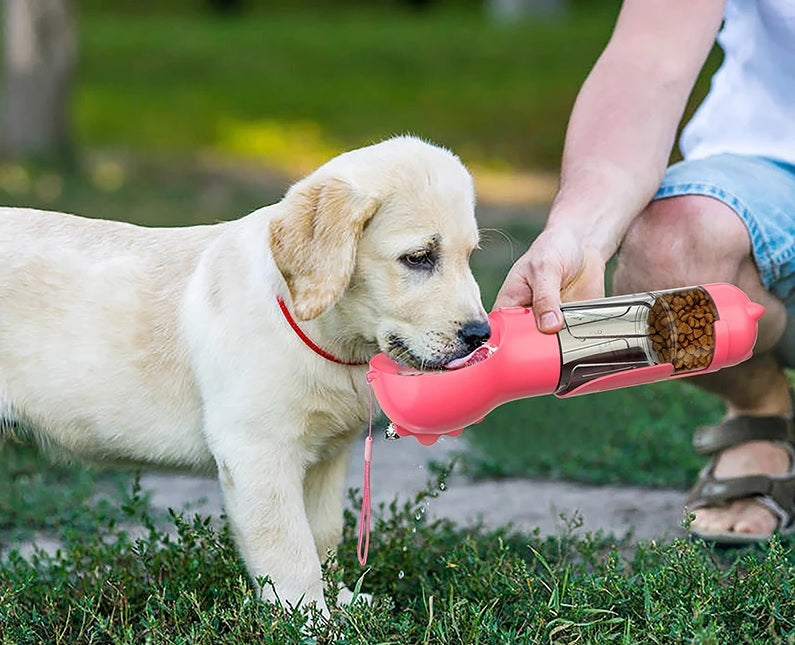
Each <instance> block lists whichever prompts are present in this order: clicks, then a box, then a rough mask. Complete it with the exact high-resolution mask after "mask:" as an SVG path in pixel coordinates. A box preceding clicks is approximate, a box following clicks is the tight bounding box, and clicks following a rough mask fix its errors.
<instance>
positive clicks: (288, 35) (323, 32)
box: [0, 2, 795, 645]
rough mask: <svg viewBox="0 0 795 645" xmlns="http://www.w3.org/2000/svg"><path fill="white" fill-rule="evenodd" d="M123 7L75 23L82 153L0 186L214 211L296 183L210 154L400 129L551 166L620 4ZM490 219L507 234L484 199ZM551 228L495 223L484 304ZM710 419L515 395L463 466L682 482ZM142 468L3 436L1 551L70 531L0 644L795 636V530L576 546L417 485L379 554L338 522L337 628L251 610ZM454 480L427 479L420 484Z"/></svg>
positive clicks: (311, 148)
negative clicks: (228, 12)
mask: <svg viewBox="0 0 795 645" xmlns="http://www.w3.org/2000/svg"><path fill="white" fill-rule="evenodd" d="M106 4H107V3H99V2H94V3H93V4H89V5H87V7H86V10H85V11H84V13H83V14H82V15H81V16H80V25H81V66H80V70H79V79H78V85H77V88H76V94H75V117H76V123H77V139H78V141H80V142H81V143H82V144H85V145H88V146H89V150H90V151H93V152H91V154H85V151H81V153H80V155H79V156H78V163H76V164H75V165H74V166H72V167H71V168H68V169H63V168H53V167H47V166H35V165H33V166H31V165H9V164H5V165H2V166H0V203H3V204H16V205H26V206H38V207H44V208H56V209H60V210H67V211H71V212H76V213H82V214H86V215H89V216H94V217H107V218H111V219H123V220H127V221H133V222H137V223H140V224H145V225H189V224H195V223H206V222H213V221H217V220H219V219H228V218H231V217H236V216H238V215H241V214H243V213H246V212H249V211H251V210H252V209H254V208H256V207H258V206H260V205H262V204H265V203H270V202H272V201H274V200H275V199H277V198H278V196H279V195H280V194H281V193H282V192H283V190H284V188H285V187H286V183H287V182H286V180H285V179H284V178H283V177H282V176H281V175H279V176H274V177H269V176H267V175H265V176H263V177H254V178H250V177H249V178H247V179H245V180H244V179H242V178H241V176H240V175H239V174H238V173H235V172H231V173H218V172H215V171H214V170H211V169H209V168H210V166H212V165H213V164H214V163H215V162H217V160H218V158H230V157H231V158H240V157H241V156H242V157H249V158H253V159H257V160H264V161H266V162H267V163H269V164H270V165H272V166H274V167H276V168H278V169H279V170H281V171H285V172H286V173H288V174H294V173H296V172H303V171H305V170H306V167H307V166H311V165H315V164H316V163H318V162H319V161H323V160H325V158H326V156H328V155H330V154H333V152H335V151H336V150H337V149H339V148H341V147H349V146H354V145H359V144H361V143H365V142H368V141H371V140H374V139H380V138H383V137H384V136H387V135H389V134H392V133H393V132H403V131H413V132H417V133H419V134H421V135H423V136H426V137H429V138H431V139H434V140H436V141H439V142H441V143H443V144H447V145H449V146H451V147H453V148H454V149H455V150H456V151H458V152H460V153H462V155H463V156H464V157H465V158H466V159H467V160H468V161H470V162H475V163H476V164H482V165H487V166H491V167H496V168H529V169H538V168H540V169H554V167H555V165H556V164H557V160H558V157H559V151H560V145H561V141H562V135H563V130H564V126H565V120H566V118H567V115H568V111H569V108H570V105H571V102H572V100H573V97H574V94H575V92H576V88H577V86H578V84H579V82H580V80H581V79H582V78H583V77H584V75H585V74H586V73H587V70H588V69H589V67H590V65H591V64H592V62H593V58H594V56H595V55H596V53H597V52H598V51H599V49H600V47H601V46H602V45H603V43H604V41H605V39H606V37H607V34H608V32H609V28H610V24H611V21H612V17H613V15H614V13H615V10H616V6H615V5H614V4H613V3H608V4H607V5H603V4H598V5H597V4H595V3H575V4H574V11H573V13H572V15H571V17H570V18H567V19H564V20H561V21H546V22H541V23H538V22H537V23H531V22H527V23H516V24H511V25H502V26H499V25H496V24H494V23H490V22H488V21H485V20H484V18H483V17H482V16H481V15H480V14H478V13H477V12H475V11H474V10H471V9H470V10H465V11H461V12H452V11H450V10H449V9H443V10H440V11H433V12H430V13H427V14H422V15H415V14H411V13H407V12H401V11H397V10H389V11H375V10H372V9H366V10H362V9H358V10H353V9H350V8H346V9H341V10H339V11H336V12H334V13H333V14H332V13H331V12H330V11H327V12H325V13H324V12H317V11H315V12H300V13H299V12H296V11H289V10H287V9H286V8H284V3H281V5H280V6H281V7H282V8H280V9H273V10H266V11H261V12H254V13H251V14H247V15H244V16H242V17H229V18H226V19H224V20H222V21H219V20H218V19H215V18H212V17H210V16H208V15H203V14H200V13H197V12H190V11H187V10H184V5H185V2H183V3H182V5H183V10H179V11H169V10H165V9H162V8H161V10H160V11H159V12H158V13H157V14H152V13H149V12H145V11H139V10H138V9H137V7H138V6H139V4H138V3H133V2H126V5H125V6H126V7H127V10H125V11H110V10H107V9H106V8H105V7H104V6H106ZM103 5H104V6H103ZM562 45H563V46H562ZM716 61H717V57H716V56H713V59H712V60H711V62H710V64H709V66H708V67H709V68H714V65H715V63H716ZM704 87H705V82H704V79H702V81H701V82H700V85H699V88H698V89H697V90H696V96H698V95H699V94H701V93H703V91H704ZM97 150H99V151H101V152H96V151H97ZM208 160H209V161H208ZM481 219H482V221H484V225H485V226H490V223H489V220H490V213H489V211H488V209H486V210H485V211H484V212H483V213H482V216H481ZM497 219H499V218H497ZM536 220H537V218H535V219H534V218H529V217H528V213H519V214H518V215H517V217H516V218H514V219H511V220H509V221H504V219H501V220H500V221H501V222H502V223H500V224H498V225H497V226H498V227H499V229H500V230H501V231H502V233H503V234H506V235H507V236H509V239H512V240H513V248H511V244H510V243H509V242H508V241H507V240H506V239H505V237H503V236H502V235H501V234H499V233H497V232H493V233H489V234H488V235H487V236H486V241H485V244H484V250H483V251H482V252H480V253H479V254H477V255H476V257H475V259H474V262H475V270H476V273H477V276H478V279H479V281H480V282H481V284H482V286H483V291H484V301H485V302H487V303H490V302H491V301H492V300H493V296H494V294H495V293H496V289H497V287H498V285H499V283H500V282H501V280H502V278H503V277H504V275H505V272H506V271H507V269H508V267H509V266H510V263H511V261H512V260H513V259H514V257H515V256H516V254H517V253H519V252H520V251H522V250H523V249H524V248H525V247H526V245H527V244H528V242H529V241H530V239H532V236H533V235H534V234H535V232H536V231H537V228H536V227H535V224H534V223H533V222H534V221H535V222H536V224H537V221H536ZM718 414H719V406H718V402H717V401H716V400H715V399H713V398H710V397H708V396H706V395H704V394H702V393H700V392H698V391H696V390H695V389H693V388H692V387H689V386H687V385H686V384H683V383H673V384H662V385H659V386H644V387H642V388H634V389H629V390H625V391H620V392H613V393H605V394H599V395H591V396H588V397H583V398H577V399H572V400H567V401H558V400H556V399H554V398H552V397H542V398H537V399H531V400H526V401H520V402H515V403H511V404H508V405H505V406H503V407H501V408H500V409H498V410H497V411H495V412H494V413H492V414H491V415H489V416H488V417H487V419H486V421H484V423H483V424H481V425H480V426H478V427H475V428H471V429H468V430H467V432H466V433H465V436H466V438H467V440H468V442H469V444H470V446H471V447H472V450H470V451H468V453H467V455H465V456H464V460H465V461H464V463H465V467H466V469H467V470H468V472H470V473H471V474H472V475H474V476H504V475H528V474H529V475H543V476H553V477H565V478H570V479H579V480H582V481H588V482H591V483H605V482H616V483H641V484H651V485H667V486H679V487H684V486H686V485H688V484H689V482H690V481H691V479H692V477H693V475H694V473H695V471H696V469H697V468H698V467H699V465H700V463H701V461H700V460H699V459H697V458H696V457H695V456H694V455H693V453H692V451H691V450H690V447H689V438H690V431H691V428H692V427H693V426H695V425H697V424H699V423H702V422H707V421H712V420H715V419H716V418H717V415H718ZM130 482H131V475H130V474H129V473H115V472H108V471H97V470H92V469H89V468H84V467H82V466H79V465H57V464H56V465H52V464H50V463H49V462H48V461H47V460H46V459H44V458H42V457H41V455H39V454H38V453H37V452H36V451H35V450H33V449H31V448H29V447H25V446H20V445H16V444H13V443H10V442H8V441H6V442H5V444H3V445H2V450H0V547H4V548H5V547H7V546H8V544H10V543H14V542H16V541H17V540H19V539H21V538H25V537H30V535H31V534H33V533H35V534H36V535H45V536H50V537H55V538H58V539H59V540H60V542H61V544H62V548H61V550H60V551H59V552H57V553H55V554H47V553H44V552H38V553H36V554H34V555H32V556H30V557H22V556H21V555H19V554H15V553H7V552H6V553H4V554H3V559H2V560H0V643H2V645H6V644H10V643H14V644H17V643H41V642H46V643H144V642H153V643H191V644H192V643H241V642H253V641H257V642H266V643H267V642H271V643H284V642H340V643H365V642H367V643H371V642H384V643H387V642H390V643H398V642H400V643H475V642H483V643H515V642H527V643H535V642H550V643H564V642H565V643H572V642H582V643H603V642H618V643H666V644H668V643H703V644H711V643H755V642H758V643H777V642H782V643H785V642H790V643H791V642H795V623H793V618H792V617H793V616H795V601H793V598H795V596H794V595H793V588H794V587H795V562H794V560H793V552H792V548H791V547H792V542H791V541H780V540H778V539H776V540H774V541H772V542H771V543H770V544H769V545H767V546H765V547H762V548H760V549H757V550H749V551H744V552H739V553H735V554H731V555H722V554H720V553H716V552H714V551H712V550H711V549H709V548H707V547H705V546H704V545H702V544H700V543H696V542H693V543H689V542H681V541H675V542H673V543H670V544H656V543H646V544H639V545H630V544H624V543H620V544H614V542H613V540H612V539H611V538H609V537H608V536H601V535H595V536H594V535H581V534H580V532H579V531H578V529H577V520H576V518H571V522H570V527H571V532H570V533H569V534H566V535H564V536H562V537H559V538H545V537H541V536H539V535H518V534H515V533H513V532H512V531H510V530H509V529H507V528H506V529H501V530H497V531H491V530H485V529H483V528H474V529H467V530H465V529H463V528H461V527H457V526H455V525H453V524H450V523H448V522H437V523H434V524H428V523H426V522H425V521H424V520H423V518H424V515H423V514H422V513H418V512H417V509H418V507H419V505H420V504H421V503H422V500H421V499H418V500H415V501H414V502H413V503H409V504H407V505H405V506H398V505H396V504H395V505H393V506H392V507H390V508H382V509H381V511H380V513H378V514H377V518H376V519H375V526H374V530H373V538H372V540H373V541H372V548H371V557H370V563H369V568H368V570H367V571H366V572H364V571H363V570H362V569H361V568H360V567H359V566H358V564H357V563H356V561H355V556H354V553H355V546H354V545H355V534H354V530H355V522H354V518H353V516H352V515H351V514H348V515H347V516H346V528H345V538H344V541H343V544H342V545H341V547H340V550H339V554H338V560H337V563H336V565H335V566H333V567H329V568H328V570H327V571H326V577H327V579H328V580H329V581H336V580H342V581H344V582H345V583H346V584H348V585H349V586H351V587H353V586H354V585H356V584H357V581H358V580H359V579H360V578H361V576H362V575H363V574H364V581H363V589H364V590H365V591H367V592H370V593H374V594H375V596H376V603H375V604H374V605H373V606H372V607H354V608H351V609H347V610H338V611H336V612H335V613H334V615H333V617H332V621H331V622H323V621H318V620H316V617H315V619H313V618H312V617H311V615H310V618H309V619H308V618H307V617H306V615H305V614H303V613H301V612H294V611H293V610H291V609H290V608H288V607H283V606H280V605H278V604H276V605H262V604H260V603H258V602H256V601H255V598H254V595H253V588H252V586H251V584H250V582H249V581H248V580H247V578H246V575H245V571H244V569H243V567H242V565H241V563H240V561H239V559H238V557H237V555H236V552H235V550H234V548H233V546H232V543H231V538H230V535H229V532H228V530H227V529H226V528H225V527H224V526H223V525H220V526H219V525H217V524H215V523H213V522H210V521H209V520H207V519H206V518H189V517H186V518H181V517H177V516H175V517H173V518H172V519H171V520H170V522H168V523H166V524H164V523H163V521H162V519H163V518H161V517H157V516H155V514H154V513H153V512H152V511H151V510H150V509H148V508H147V504H146V500H145V499H143V498H142V497H141V496H140V493H139V492H138V491H137V490H136V489H135V488H133V489H132V490H133V492H132V494H131V495H129V494H127V493H123V494H122V493H120V491H128V490H130V487H131V483H130ZM431 491H434V492H433V493H432V492H431ZM437 492H438V486H437V485H436V484H435V483H434V484H433V485H431V486H429V489H428V491H427V492H426V493H424V495H431V494H436V493H437ZM355 506H356V504H355V503H353V504H352V507H355ZM416 517H419V518H420V520H417V519H415V518H416ZM307 620H309V623H307ZM313 639H316V640H313Z"/></svg>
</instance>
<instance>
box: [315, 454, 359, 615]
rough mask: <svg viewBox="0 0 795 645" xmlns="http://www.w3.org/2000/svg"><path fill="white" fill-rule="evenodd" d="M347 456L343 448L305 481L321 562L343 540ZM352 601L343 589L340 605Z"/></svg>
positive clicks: (350, 593)
mask: <svg viewBox="0 0 795 645" xmlns="http://www.w3.org/2000/svg"><path fill="white" fill-rule="evenodd" d="M348 453H349V450H348V446H345V447H344V448H341V449H340V450H339V452H338V453H337V454H335V455H334V456H333V457H331V458H330V459H328V460H326V461H322V462H319V463H317V464H314V465H313V466H311V467H310V468H309V469H308V470H307V472H306V478H305V479H304V503H305V504H306V511H307V516H308V517H309V523H310V525H311V526H312V534H313V535H314V537H315V544H316V545H317V553H318V556H319V557H320V561H321V562H323V561H325V560H326V558H327V556H328V552H329V551H333V550H336V547H337V545H338V544H339V541H340V537H341V536H342V516H343V506H344V504H343V502H344V492H345V473H346V471H347V466H348V457H349V454H348ZM358 598H359V599H360V600H363V601H365V602H368V603H369V602H371V601H372V596H370V595H369V594H365V593H360V594H359V596H358ZM353 600H354V596H353V592H352V591H351V590H350V589H348V588H347V587H344V586H341V587H340V589H339V593H338V595H337V604H338V605H348V604H350V603H351V602H352V601H353Z"/></svg>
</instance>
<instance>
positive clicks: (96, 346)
mask: <svg viewBox="0 0 795 645" xmlns="http://www.w3.org/2000/svg"><path fill="white" fill-rule="evenodd" d="M477 242H478V231H477V228H476V225H475V217H474V195H473V188H472V180H471V178H470V176H469V174H468V173H467V171H466V169H465V168H464V166H463V165H462V164H461V163H460V161H459V160H458V159H457V158H456V157H455V156H454V155H453V154H451V153H450V152H448V151H446V150H443V149H441V148H438V147H435V146H433V145H430V144H428V143H425V142H423V141H420V140H418V139H416V138H412V137H397V138H393V139H390V140H387V141H384V142H382V143H379V144H376V145H373V146H370V147H366V148H362V149H359V150H354V151H352V152H348V153H345V154H342V155H340V156H338V157H336V158H334V159H332V160H331V161H329V162H328V163H327V164H325V165H324V166H322V167H321V168H319V169H318V170H316V171H315V172H314V173H312V174H311V175H309V176H308V177H306V178H305V179H303V180H301V181H299V182H298V183H296V184H295V185H293V186H292V187H291V188H290V190H289V191H288V192H287V194H286V195H285V197H284V199H283V200H282V201H280V202H279V203H277V204H274V205H271V206H267V207H264V208H261V209H259V210H257V211H255V212H253V213H251V214H250V215H248V216H246V217H243V218H241V219H239V220H236V221H232V222H226V223H221V224H216V225H212V226H196V227H187V228H142V227H138V226H133V225H131V224H125V223H118V222H109V221H102V220H92V219H84V218H80V217H75V216H71V215H64V214H60V213H50V212H42V211H36V210H28V209H13V208H0V415H1V417H2V420H3V422H4V425H5V426H6V427H11V428H12V429H14V430H15V431H17V432H20V433H23V434H26V435H29V436H32V437H33V438H35V439H37V440H39V441H40V442H41V443H42V444H44V445H46V446H52V447H54V448H57V449H60V450H63V451H66V452H67V453H70V454H72V455H76V456H81V457H87V458H89V459H92V460H113V461H122V462H137V463H142V464H153V465H156V466H162V467H180V468H190V469H195V470H201V471H210V472H217V473H218V477H219V479H220V482H221V486H222V490H223V495H224V501H225V506H226V510H227V513H228V516H229V520H230V522H231V524H232V526H233V529H234V533H235V536H236V539H237V543H238V545H239V548H240V551H241V553H242V555H243V558H244V559H245V562H246V565H247V567H248V570H249V573H250V574H251V575H252V576H253V577H257V576H270V578H271V580H272V581H273V583H274V586H275V590H276V593H277V594H278V596H279V597H280V598H281V599H282V600H285V601H288V602H290V603H292V604H295V603H297V602H298V601H299V600H300V599H301V598H303V599H304V601H305V602H316V603H317V605H318V606H319V607H320V609H321V610H322V611H324V612H327V607H326V603H325V600H324V596H323V585H322V581H321V575H320V563H321V559H322V558H324V557H325V556H326V553H327V550H328V549H330V548H333V547H335V545H336V544H337V541H338V539H339V537H340V532H341V526H342V505H343V492H344V491H343V486H344V475H345V466H346V461H347V456H348V450H347V449H348V447H349V444H350V442H351V440H352V439H353V438H354V437H356V436H357V435H358V434H359V433H360V432H361V430H362V428H363V427H364V425H365V424H366V421H367V416H368V395H367V387H368V386H367V383H366V382H365V373H366V370H367V367H366V362H367V360H368V359H369V358H370V357H371V356H372V355H373V354H374V353H376V352H378V351H379V350H380V351H384V352H387V353H388V354H390V355H391V356H392V357H393V358H395V359H396V360H398V361H401V362H403V363H405V364H406V365H409V366H411V367H413V368H419V369H434V368H436V369H438V368H440V367H442V366H443V365H444V364H445V363H447V362H449V361H450V360H452V359H455V358H457V357H460V356H463V355H465V354H467V353H469V352H470V351H472V350H473V349H474V348H475V347H476V346H478V345H479V344H480V343H481V342H482V341H483V340H485V338H486V337H487V336H488V334H489V328H488V323H487V318H486V313H485V311H484V309H483V307H482V305H481V301H480V294H479V291H478V287H477V285H476V283H475V281H474V279H473V277H472V274H471V273H470V270H469V266H468V260H469V255H470V253H471V252H472V249H473V248H475V246H476V244H477ZM263 593H264V594H265V596H266V597H269V594H270V593H271V592H270V591H269V590H267V589H266V590H263ZM346 597H347V598H348V599H349V593H348V594H343V600H345V598H346Z"/></svg>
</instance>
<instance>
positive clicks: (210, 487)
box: [141, 437, 685, 540]
mask: <svg viewBox="0 0 795 645" xmlns="http://www.w3.org/2000/svg"><path fill="white" fill-rule="evenodd" d="M362 449H363V442H359V444H357V445H355V446H354V449H353V451H352V453H351V459H350V467H349V471H348V478H347V486H346V487H348V488H361V486H362ZM465 449H466V444H465V442H464V441H463V440H462V439H459V438H451V437H443V438H442V439H441V440H440V441H439V442H437V443H436V444H435V445H433V446H429V447H428V446H422V445H420V444H419V443H417V441H415V440H414V439H412V438H404V439H400V440H398V441H386V440H384V439H382V438H381V437H375V438H374V450H373V462H372V467H371V491H372V500H373V505H374V506H375V505H377V504H379V503H380V502H390V501H391V500H392V499H393V498H394V497H395V496H397V497H398V498H399V499H412V498H413V496H414V493H416V492H417V491H418V490H421V489H423V488H424V487H425V483H426V481H427V480H428V479H429V478H431V477H432V473H430V472H429V469H428V466H427V464H428V462H430V461H437V462H442V463H445V462H446V460H447V459H449V458H450V457H451V455H452V454H453V453H454V452H461V451H463V450H465ZM141 485H142V486H143V488H144V489H145V490H148V491H150V492H151V494H152V503H153V505H154V506H156V507H159V508H168V507H171V508H174V509H182V508H185V507H186V505H188V506H189V508H191V509H194V510H197V511H200V512H202V513H211V514H217V513H220V512H221V496H220V491H219V488H218V484H217V482H215V481H214V480H208V479H204V478H199V477H188V476H172V475H165V474H159V473H158V474H151V473H150V474H146V475H144V476H143V477H142V478H141ZM197 500H203V501H202V502H201V503H197ZM684 500H685V494H684V492H682V491H671V490H660V489H643V488H635V487H622V486H584V485H580V484H572V483H569V482H562V481H552V480H532V479H505V480H497V481H477V482H475V481H471V480H469V479H468V478H466V477H464V476H462V475H460V474H455V473H454V474H453V475H451V476H450V477H448V479H447V481H446V486H445V490H444V491H443V492H441V494H440V495H439V496H438V497H437V498H435V499H431V500H429V501H428V506H427V513H428V516H429V517H431V518H436V517H446V518H450V519H452V520H454V521H456V522H457V523H459V524H462V525H465V526H466V525H470V524H473V523H475V522H477V521H479V520H480V521H482V522H483V523H484V525H485V526H487V527H499V526H504V525H506V524H509V523H510V524H513V525H514V526H515V527H516V528H518V529H522V530H527V531H532V530H534V529H536V528H538V529H539V530H540V531H541V533H542V534H545V535H554V534H557V533H559V532H560V531H561V530H562V528H563V526H564V523H563V521H562V520H561V515H563V516H564V517H566V518H572V517H573V516H574V515H575V514H579V515H580V516H581V517H582V519H583V527H582V528H581V529H580V531H583V532H584V531H597V530H602V531H604V532H606V533H608V534H613V535H615V536H616V537H624V536H625V535H627V534H628V533H631V535H632V537H633V538H635V539H641V540H651V539H666V538H672V537H675V536H681V535H684V531H683V530H682V528H681V521H682V504H683V503H684Z"/></svg>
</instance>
